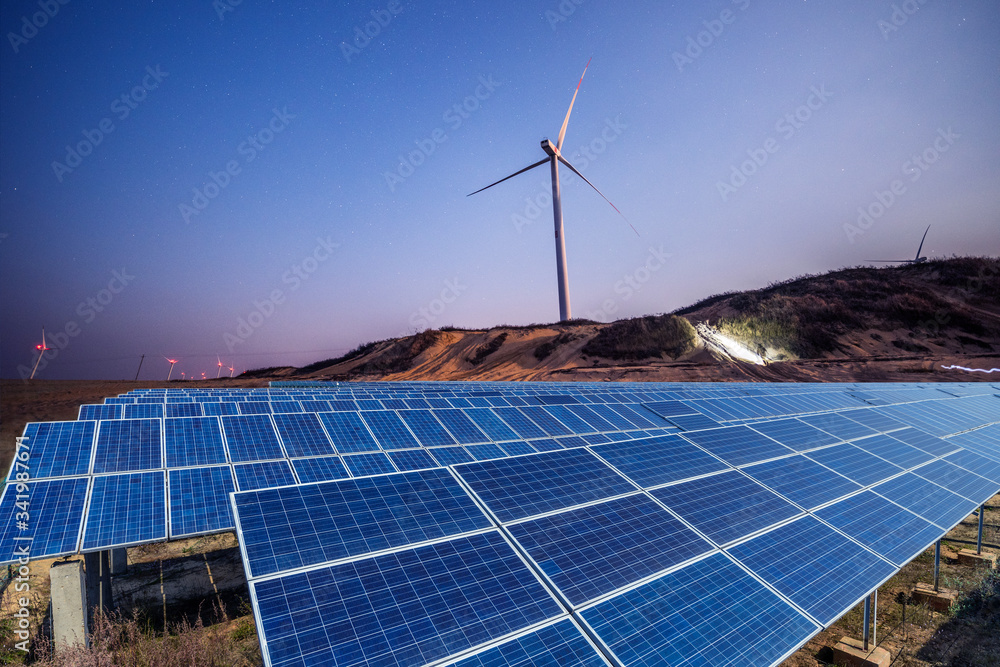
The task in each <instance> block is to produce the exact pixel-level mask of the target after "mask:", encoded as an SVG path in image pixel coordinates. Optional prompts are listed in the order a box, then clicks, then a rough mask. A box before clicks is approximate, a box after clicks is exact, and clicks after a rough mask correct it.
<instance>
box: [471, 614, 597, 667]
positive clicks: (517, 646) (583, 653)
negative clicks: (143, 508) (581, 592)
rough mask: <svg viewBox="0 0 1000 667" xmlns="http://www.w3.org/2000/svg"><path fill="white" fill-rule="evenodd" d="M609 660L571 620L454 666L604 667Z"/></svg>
mask: <svg viewBox="0 0 1000 667" xmlns="http://www.w3.org/2000/svg"><path fill="white" fill-rule="evenodd" d="M607 664H608V663H607V662H606V661H605V660H604V658H603V657H601V654H600V653H598V652H597V649H595V648H594V646H593V645H592V644H591V643H590V642H589V641H588V640H587V638H586V637H584V635H583V633H581V632H580V630H579V628H577V627H576V625H575V624H574V623H573V621H571V620H569V619H563V620H561V621H559V622H558V623H553V624H552V625H546V626H545V627H543V628H541V629H539V630H535V631H534V632H529V633H527V634H524V635H520V636H518V637H515V638H514V639H511V640H509V641H507V642H504V643H503V644H500V645H499V646H495V647H493V648H491V649H488V650H486V651H483V652H482V653H476V654H475V655H472V656H470V657H468V658H465V659H464V660H459V661H458V662H456V663H455V666H454V667H532V666H538V667H542V666H543V665H551V666H552V667H605V666H606V665H607Z"/></svg>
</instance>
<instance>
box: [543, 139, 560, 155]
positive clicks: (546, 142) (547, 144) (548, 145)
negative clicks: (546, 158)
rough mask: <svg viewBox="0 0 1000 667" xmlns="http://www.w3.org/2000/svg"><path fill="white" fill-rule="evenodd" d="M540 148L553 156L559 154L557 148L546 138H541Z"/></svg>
mask: <svg viewBox="0 0 1000 667" xmlns="http://www.w3.org/2000/svg"><path fill="white" fill-rule="evenodd" d="M542 150H543V151H545V152H546V153H547V154H548V155H551V156H553V157H554V156H556V155H559V149H558V148H556V145H555V144H554V143H552V142H551V141H549V140H548V139H542Z"/></svg>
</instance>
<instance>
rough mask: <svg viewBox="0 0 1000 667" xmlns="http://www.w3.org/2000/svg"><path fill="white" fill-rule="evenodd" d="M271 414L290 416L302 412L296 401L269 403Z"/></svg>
mask: <svg viewBox="0 0 1000 667" xmlns="http://www.w3.org/2000/svg"><path fill="white" fill-rule="evenodd" d="M271 412H273V413H274V414H279V413H284V414H291V413H296V412H303V410H302V406H301V405H299V402H298V401H271Z"/></svg>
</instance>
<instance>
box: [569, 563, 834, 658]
mask: <svg viewBox="0 0 1000 667" xmlns="http://www.w3.org/2000/svg"><path fill="white" fill-rule="evenodd" d="M581 615H582V616H583V618H584V620H585V621H586V622H587V624H588V625H590V627H592V628H593V629H594V632H595V633H596V634H597V635H598V637H600V639H601V640H602V641H603V642H604V644H605V645H607V647H608V648H609V649H610V650H611V652H612V653H613V654H614V656H615V657H616V658H617V659H618V660H619V661H620V662H621V663H622V664H623V665H626V666H628V667H631V666H632V665H683V666H684V667H694V666H695V665H706V666H709V665H710V666H711V667H725V666H729V665H733V666H735V665H772V664H774V663H776V662H778V661H779V660H781V658H783V657H785V656H786V655H787V654H788V653H790V652H791V651H793V650H794V649H795V648H796V647H797V646H798V645H799V644H801V643H802V642H804V641H805V640H806V639H808V638H809V637H810V636H812V635H813V634H814V633H815V632H816V631H817V629H818V628H817V627H816V625H814V624H813V623H812V622H811V621H809V620H808V619H807V618H806V617H805V616H803V615H802V614H800V613H798V612H797V611H795V609H794V608H793V607H792V606H791V605H789V604H788V603H787V602H785V601H784V600H782V599H781V598H780V597H778V596H777V595H775V594H774V593H773V592H772V591H770V590H768V589H767V588H766V587H765V586H764V585H763V584H761V583H760V582H758V581H757V580H756V579H754V578H753V577H751V576H750V575H749V574H747V573H746V572H744V571H743V570H742V569H740V568H739V567H738V566H737V565H736V564H735V563H733V562H732V561H730V560H729V559H728V558H726V557H725V556H724V555H722V554H719V553H717V554H713V555H711V556H709V557H707V558H705V559H703V560H700V561H698V562H696V563H692V564H691V565H688V566H687V567H684V568H682V569H680V570H677V571H675V572H671V573H670V574H667V575H664V576H662V577H660V578H658V579H654V580H653V581H650V582H649V583H646V584H643V585H642V586H639V587H638V588H635V589H633V590H630V591H627V592H625V593H622V594H621V595H618V596H616V597H613V598H610V599H608V600H605V601H603V602H601V603H599V604H597V605H595V606H593V607H591V608H589V609H585V610H583V612H582V614H581Z"/></svg>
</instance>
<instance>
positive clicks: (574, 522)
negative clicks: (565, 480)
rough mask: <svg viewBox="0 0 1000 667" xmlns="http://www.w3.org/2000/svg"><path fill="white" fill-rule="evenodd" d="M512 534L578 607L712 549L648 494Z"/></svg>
mask: <svg viewBox="0 0 1000 667" xmlns="http://www.w3.org/2000/svg"><path fill="white" fill-rule="evenodd" d="M508 529H509V531H510V534H511V535H512V536H513V537H514V539H516V540H517V541H518V542H519V543H520V544H521V546H522V547H524V549H525V551H527V552H528V555H530V556H531V557H532V558H533V559H534V561H535V562H536V563H538V566H539V568H540V569H541V570H542V572H544V573H545V574H546V575H547V576H548V577H549V578H550V579H551V580H552V582H553V583H554V584H555V585H556V586H557V587H558V588H559V590H561V591H562V592H563V594H564V595H565V596H566V599H568V600H569V602H570V603H571V604H572V605H574V606H577V605H581V604H583V603H585V602H586V601H588V600H592V599H594V598H596V597H599V596H601V595H604V594H606V593H610V592H612V591H614V590H616V589H618V588H622V587H624V586H627V585H629V584H631V583H634V582H636V581H639V580H640V579H644V578H645V577H648V576H650V575H653V574H656V573H657V572H659V571H661V570H665V569H667V568H669V567H671V566H673V565H677V564H678V563H681V562H683V561H685V560H688V559H690V558H693V557H695V556H697V555H699V554H702V553H705V552H706V551H710V550H711V549H712V548H713V547H712V545H711V544H709V543H708V542H706V541H705V540H703V539H702V538H700V537H698V535H697V534H695V532H694V531H693V530H691V529H690V528H688V527H687V526H685V525H684V524H683V523H681V522H680V521H678V520H677V519H675V518H674V517H673V516H672V515H671V514H670V513H669V512H667V511H666V510H664V509H663V508H662V507H661V506H660V505H658V504H657V503H656V502H655V501H653V500H651V499H650V498H649V497H647V496H645V495H643V494H634V495H631V496H626V497H624V498H617V499H614V500H609V501H607V502H604V503H599V504H596V505H587V506H585V507H581V508H577V509H574V510H569V511H566V512H561V513H559V514H551V515H548V516H544V517H541V518H538V519H534V520H529V521H525V522H522V523H517V524H512V525H511V526H509V528H508Z"/></svg>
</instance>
